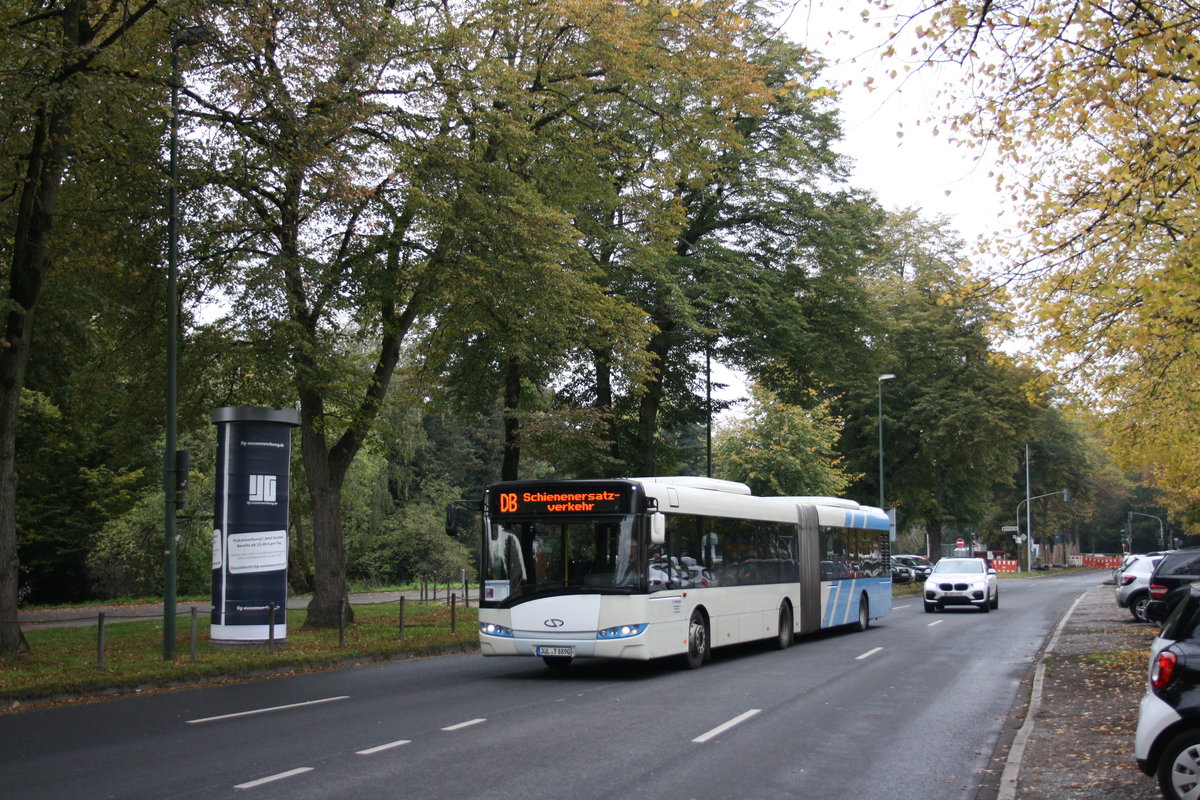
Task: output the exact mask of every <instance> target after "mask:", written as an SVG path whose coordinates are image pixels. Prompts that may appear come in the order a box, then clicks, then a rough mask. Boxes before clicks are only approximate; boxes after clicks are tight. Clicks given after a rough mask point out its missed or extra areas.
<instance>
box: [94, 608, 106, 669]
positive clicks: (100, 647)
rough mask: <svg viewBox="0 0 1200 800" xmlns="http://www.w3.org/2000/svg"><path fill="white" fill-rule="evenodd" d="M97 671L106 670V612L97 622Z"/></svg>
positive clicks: (101, 614) (102, 613) (101, 613)
mask: <svg viewBox="0 0 1200 800" xmlns="http://www.w3.org/2000/svg"><path fill="white" fill-rule="evenodd" d="M96 669H104V612H103V611H101V612H100V616H99V618H98V619H97V620H96Z"/></svg>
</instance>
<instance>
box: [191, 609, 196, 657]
mask: <svg viewBox="0 0 1200 800" xmlns="http://www.w3.org/2000/svg"><path fill="white" fill-rule="evenodd" d="M191 653H192V658H191V661H192V663H193V664H194V663H195V662H196V607H195V606H192V648H191Z"/></svg>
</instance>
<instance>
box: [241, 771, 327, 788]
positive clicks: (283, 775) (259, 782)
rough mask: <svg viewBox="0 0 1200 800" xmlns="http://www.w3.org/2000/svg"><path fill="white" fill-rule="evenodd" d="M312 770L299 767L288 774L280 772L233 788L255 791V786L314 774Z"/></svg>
mask: <svg viewBox="0 0 1200 800" xmlns="http://www.w3.org/2000/svg"><path fill="white" fill-rule="evenodd" d="M312 770H313V768H312V767H297V768H296V769H289V770H288V771H287V772H280V773H279V774H278V775H268V776H267V777H265V778H259V779H258V780H256V781H247V782H246V783H239V784H238V785H237V786H234V787H233V788H235V789H253V788H254V787H255V786H262V785H263V784H264V783H272V782H274V781H281V780H283V779H284V778H290V777H292V776H294V775H303V774H304V773H305V772H312Z"/></svg>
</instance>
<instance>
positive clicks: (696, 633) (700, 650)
mask: <svg viewBox="0 0 1200 800" xmlns="http://www.w3.org/2000/svg"><path fill="white" fill-rule="evenodd" d="M710 648H711V645H710V643H709V641H708V621H707V620H705V619H704V615H703V614H701V613H700V609H696V610H695V611H693V612H692V619H691V621H689V622H688V649H687V652H686V653H684V656H683V658H684V664H685V665H686V666H687V668H688V669H699V668H700V667H701V666H702V665H703V664H704V662H705V661H708V660H709V659H710V658H711V657H712V651H711V649H710Z"/></svg>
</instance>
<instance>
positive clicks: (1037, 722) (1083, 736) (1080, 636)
mask: <svg viewBox="0 0 1200 800" xmlns="http://www.w3.org/2000/svg"><path fill="white" fill-rule="evenodd" d="M1098 578H1099V574H1098ZM1157 631H1158V628H1157V626H1154V625H1147V624H1145V623H1137V622H1134V621H1133V618H1132V617H1131V616H1130V614H1129V612H1128V611H1126V610H1125V609H1123V608H1119V607H1118V606H1117V604H1116V601H1115V600H1114V599H1113V586H1112V584H1111V583H1108V584H1102V585H1099V586H1096V587H1095V588H1093V589H1090V590H1088V591H1087V592H1086V593H1085V594H1084V595H1083V596H1082V597H1081V598H1080V599H1079V600H1078V602H1077V603H1076V604H1075V606H1074V607H1073V608H1072V609H1071V610H1070V611H1068V612H1067V616H1066V617H1065V618H1064V619H1063V620H1062V621H1061V622H1060V624H1059V627H1058V628H1057V629H1056V633H1055V634H1053V635H1052V637H1051V640H1050V641H1049V642H1048V644H1047V652H1043V654H1042V659H1041V662H1040V665H1039V667H1038V668H1037V669H1036V670H1035V673H1034V674H1032V675H1031V680H1032V683H1033V686H1032V691H1031V696H1030V699H1029V709H1030V713H1028V714H1026V713H1023V712H1024V709H1023V708H1021V707H1018V708H1014V710H1013V713H1012V714H1010V718H1009V722H1008V723H1007V725H1006V733H1008V734H1009V735H1012V736H1013V739H1012V742H1011V744H1009V745H1007V747H1002V750H1004V752H1003V753H1002V754H1001V755H1002V757H1005V758H1007V759H1008V762H1007V764H1006V765H1005V766H1004V771H1003V775H1002V777H1001V778H1000V780H999V781H998V785H999V794H998V795H996V794H989V795H988V796H991V797H998V798H999V800H1064V799H1066V798H1079V800H1156V798H1160V797H1161V794H1160V793H1159V791H1158V783H1157V782H1156V781H1155V779H1154V778H1150V777H1147V776H1145V775H1143V774H1142V773H1141V772H1139V771H1138V768H1137V766H1136V764H1135V763H1134V759H1133V734H1134V729H1135V728H1136V727H1137V709H1138V702H1139V701H1140V700H1141V697H1142V694H1143V693H1144V692H1145V689H1146V669H1147V662H1148V660H1149V648H1150V642H1151V640H1153V638H1154V636H1155V634H1156V633H1157ZM1022 717H1024V720H1023V719H1022ZM1022 722H1024V728H1021V725H1022ZM1030 726H1032V727H1030ZM1014 731H1015V734H1014V733H1013V732H1014ZM1001 763H1003V761H1002V762H1001ZM995 785H996V784H995V783H993V786H995ZM981 796H983V793H982V792H981Z"/></svg>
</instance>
